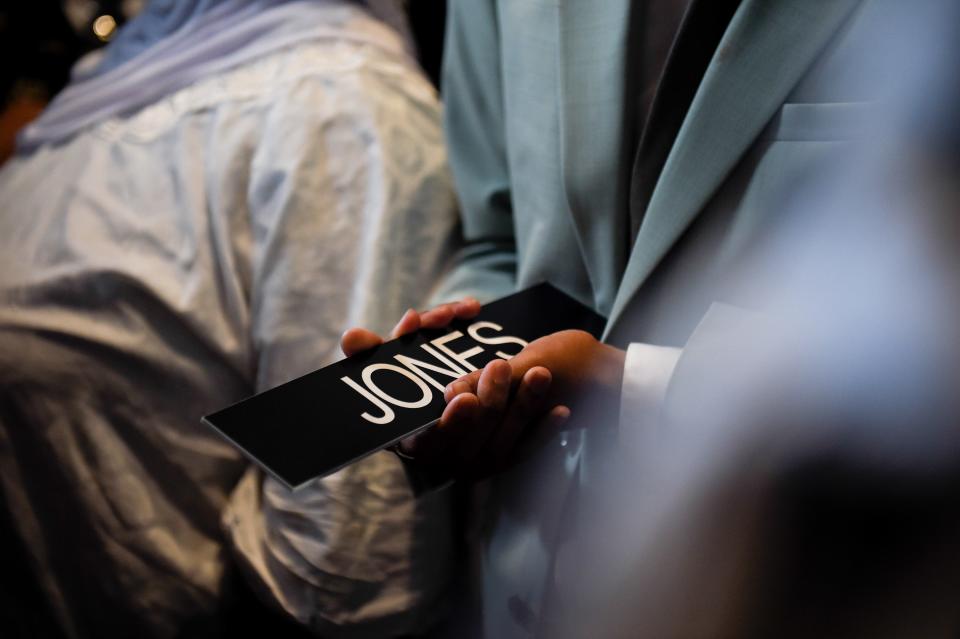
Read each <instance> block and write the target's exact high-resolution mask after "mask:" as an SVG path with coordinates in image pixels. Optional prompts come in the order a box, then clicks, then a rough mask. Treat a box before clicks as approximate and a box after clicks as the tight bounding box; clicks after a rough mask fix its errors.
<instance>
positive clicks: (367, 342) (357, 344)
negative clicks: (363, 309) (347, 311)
mask: <svg viewBox="0 0 960 639" xmlns="http://www.w3.org/2000/svg"><path fill="white" fill-rule="evenodd" d="M382 343H383V340H382V339H380V336H379V335H377V334H376V333H373V332H371V331H368V330H367V329H365V328H351V329H350V330H348V331H347V332H346V333H344V334H343V336H342V337H340V350H342V351H343V354H344V355H346V356H347V357H350V356H351V355H355V354H356V353H359V352H361V351H365V350H367V349H369V348H373V347H374V346H379V345H380V344H382Z"/></svg>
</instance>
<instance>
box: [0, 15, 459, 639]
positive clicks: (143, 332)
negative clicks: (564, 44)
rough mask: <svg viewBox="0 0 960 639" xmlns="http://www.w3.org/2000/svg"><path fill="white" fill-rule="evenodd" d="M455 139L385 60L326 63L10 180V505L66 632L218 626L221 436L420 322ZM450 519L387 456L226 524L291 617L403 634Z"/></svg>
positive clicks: (361, 49) (256, 488)
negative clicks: (343, 342) (244, 407)
mask: <svg viewBox="0 0 960 639" xmlns="http://www.w3.org/2000/svg"><path fill="white" fill-rule="evenodd" d="M358 11H359V10H358ZM351 28H353V29H362V28H364V20H363V18H362V15H361V14H359V13H358V20H357V22H356V23H354V24H353V25H352V27H351ZM439 115H440V114H439V105H438V101H437V97H436V95H435V92H434V90H433V88H432V87H431V86H430V85H429V84H428V82H427V81H426V80H425V79H424V78H423V77H422V75H421V74H420V73H419V71H417V70H415V69H413V68H412V67H411V66H409V65H408V63H406V62H404V61H402V60H398V59H397V58H396V57H395V56H392V55H391V54H390V53H389V50H388V49H382V48H378V47H376V46H372V45H369V44H358V43H357V42H350V41H347V40H343V41H330V40H328V41H323V42H315V43H309V44H299V45H296V46H294V47H291V48H288V49H284V50H282V51H280V52H277V53H275V54H273V55H271V56H268V57H265V58H263V59H260V60H258V61H257V62H256V63H253V64H248V65H245V66H243V67H240V68H237V69H234V70H232V71H230V72H227V73H224V74H220V75H218V76H216V77H211V78H208V79H206V80H203V81H201V82H199V83H197V84H194V85H192V86H190V87H187V88H185V89H183V90H180V91H178V92H176V93H174V94H171V95H169V96H168V97H166V98H164V99H162V100H160V101H159V102H157V103H155V104H153V105H151V106H149V107H147V108H144V109H142V110H141V111H139V112H137V113H135V114H132V115H130V116H127V117H122V118H113V119H110V120H108V121H105V122H102V123H100V124H98V125H95V126H93V127H92V128H89V129H87V130H85V131H84V132H82V133H81V134H79V135H77V136H75V137H73V138H71V139H70V140H69V141H67V142H65V143H64V144H62V145H59V146H50V145H46V146H43V147H41V148H39V149H38V150H37V151H35V152H34V153H32V154H30V155H28V156H24V157H18V158H16V159H14V160H13V161H11V162H9V163H8V164H7V165H6V166H4V167H3V169H2V171H0V481H2V488H3V493H4V495H5V498H6V502H7V505H8V507H9V509H10V511H11V515H12V518H13V520H14V522H15V525H16V527H17V532H18V533H19V535H20V537H21V538H22V539H23V541H24V544H25V546H26V547H27V549H28V553H29V557H28V560H29V561H30V562H31V563H32V565H33V566H34V567H35V569H36V573H37V575H38V578H39V579H41V583H42V587H43V589H44V592H45V593H46V594H47V596H48V597H49V598H50V600H51V602H53V604H54V607H55V612H56V614H57V617H58V620H59V622H60V623H61V625H63V626H64V627H65V628H66V629H67V630H68V631H69V632H70V633H72V634H77V635H95V636H170V635H173V634H175V632H176V631H177V629H178V628H179V627H181V626H182V624H183V623H184V621H185V620H188V619H191V618H195V617H202V616H203V615H207V614H210V613H211V612H212V611H213V609H214V608H215V606H216V605H217V598H218V596H219V594H220V589H221V581H222V579H223V576H224V574H225V571H226V569H227V568H226V567H227V566H228V564H229V563H230V558H229V552H228V551H226V550H225V548H224V541H223V533H222V531H221V528H220V517H221V514H222V512H223V510H224V507H225V506H226V504H227V501H228V498H229V495H230V493H231V491H232V490H233V488H234V487H235V485H236V484H237V481H238V479H239V478H240V476H241V475H242V474H243V473H244V470H245V469H246V468H247V464H246V462H245V461H244V460H242V459H241V458H240V457H239V455H238V454H237V453H236V452H235V451H234V450H233V448H232V447H231V446H229V445H228V444H226V443H225V442H224V441H222V440H221V439H219V438H218V437H217V436H216V435H214V434H213V433H212V432H209V431H208V430H207V429H206V428H205V427H203V426H201V424H200V421H199V419H200V416H201V415H203V414H205V413H208V412H210V411H212V410H215V409H217V408H220V407H222V406H224V405H226V404H229V403H231V402H234V401H236V400H239V399H241V398H243V397H244V396H246V395H248V394H250V393H251V392H253V391H255V390H261V389H265V388H268V387H271V386H274V385H276V384H278V383H281V382H283V381H286V380H288V379H291V378H293V377H296V376H298V375H300V374H303V373H305V372H307V371H309V370H313V369H315V368H318V367H320V366H323V365H325V364H327V363H329V362H331V361H333V360H336V359H338V358H339V357H340V354H339V351H338V346H337V345H338V339H339V336H340V334H341V332H342V331H343V330H344V329H345V328H347V327H350V326H368V327H371V328H374V329H377V330H385V329H387V328H388V327H389V326H390V325H391V323H392V322H393V321H395V320H396V318H397V317H399V316H400V315H401V314H402V312H403V311H404V310H405V309H406V308H408V307H409V306H416V305H419V304H422V303H423V301H424V300H425V299H426V297H427V296H428V295H429V293H430V287H431V283H432V282H433V281H434V280H436V279H437V277H438V276H440V275H441V271H442V270H443V265H444V264H445V260H446V254H447V246H446V242H447V238H448V236H449V235H450V233H451V232H452V230H453V228H454V225H455V212H454V202H453V196H452V191H451V186H450V180H449V178H448V174H447V170H446V167H445V160H446V158H445V154H444V150H443V146H442V136H441V131H440V127H439ZM261 502H262V503H261ZM442 506H443V504H442V496H434V497H431V498H430V499H429V500H427V501H424V502H415V499H414V497H413V496H412V494H411V492H410V490H409V488H408V487H407V484H406V482H405V476H404V474H403V470H402V468H401V466H400V464H399V463H398V461H397V460H396V459H395V458H394V457H393V456H391V455H390V454H387V453H383V454H380V455H375V456H373V457H370V458H368V459H367V460H365V461H363V462H361V463H359V464H357V465H356V466H354V467H352V468H350V469H346V470H344V471H343V472H342V473H340V475H339V476H337V477H335V478H331V479H330V480H326V481H323V482H320V483H316V484H314V485H312V486H310V487H309V488H308V489H307V490H305V491H303V492H301V493H298V494H297V495H296V496H295V497H294V496H291V495H289V494H286V493H285V492H284V491H283V489H280V488H279V487H278V486H275V485H271V484H269V483H268V484H267V485H266V487H265V489H264V493H263V497H262V500H261V491H260V482H258V481H257V480H256V477H255V476H253V475H250V476H248V478H247V480H246V481H245V483H244V485H243V486H241V488H240V489H239V490H238V492H237V494H236V496H235V497H234V499H233V503H232V505H231V508H230V513H229V514H228V518H227V521H228V530H229V537H230V538H231V539H232V540H233V541H234V542H236V544H237V547H238V549H239V550H238V554H239V556H240V557H241V559H242V562H243V563H244V565H245V566H246V567H247V568H248V569H249V570H250V572H251V576H252V577H253V578H254V583H256V584H260V585H261V586H266V587H264V588H261V590H262V592H264V593H265V594H268V595H269V596H271V597H273V598H274V599H275V600H276V602H277V603H278V604H279V606H280V607H282V608H284V609H286V610H287V611H288V612H289V613H291V614H293V615H294V616H296V617H298V618H300V619H302V620H306V621H309V620H310V619H311V618H316V619H318V620H323V619H330V620H333V621H335V622H349V623H358V624H361V625H362V623H361V622H370V623H375V622H378V620H381V621H382V620H387V621H386V622H384V623H387V624H389V623H390V622H391V620H392V622H393V623H395V624H397V625H395V626H394V627H392V628H390V632H394V631H397V632H406V631H408V630H409V629H411V628H413V626H415V625H416V623H423V622H424V620H425V618H426V616H427V615H426V614H425V613H424V612H423V609H424V608H426V607H427V606H429V605H432V603H433V602H434V601H435V600H436V599H437V597H438V591H439V590H441V589H442V587H443V570H444V569H445V566H442V564H441V563H440V562H442V561H443V560H444V559H445V557H446V548H447V547H446V546H444V544H445V543H448V541H449V540H448V539H446V538H444V537H443V535H442V534H440V533H442V531H443V530H444V526H445V525H446V523H445V522H446V519H445V517H446V511H445V509H444V508H443V507H442ZM264 514H265V515H264ZM427 520H430V521H431V522H433V523H432V524H431V525H433V526H434V529H433V530H434V531H436V532H437V533H438V534H437V535H435V537H436V541H437V543H436V544H434V545H432V546H431V547H425V546H424V545H423V544H418V543H416V542H415V541H414V537H415V533H414V530H415V528H416V527H418V526H423V525H424V523H425V522H426V521H427ZM318 575H322V577H317V576H318ZM421 577H426V578H428V580H429V582H426V581H420V579H421ZM415 579H416V580H417V581H415ZM305 584H308V585H309V587H306V586H305ZM314 586H318V588H317V589H316V590H317V592H316V593H311V592H310V588H312V587H314ZM335 593H338V595H337V594H335ZM404 624H406V625H404ZM382 627H386V626H382Z"/></svg>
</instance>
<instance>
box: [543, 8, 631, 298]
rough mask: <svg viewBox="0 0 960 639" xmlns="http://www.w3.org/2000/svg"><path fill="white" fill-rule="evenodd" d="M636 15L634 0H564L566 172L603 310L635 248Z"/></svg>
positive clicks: (562, 122)
mask: <svg viewBox="0 0 960 639" xmlns="http://www.w3.org/2000/svg"><path fill="white" fill-rule="evenodd" d="M630 18H631V2H630V0H603V2H583V1H581V0H561V1H560V2H559V4H558V27H559V34H558V38H559V65H558V73H559V76H558V80H559V82H558V88H559V94H560V95H559V98H560V100H559V102H560V123H559V124H560V131H561V145H560V156H561V157H560V166H561V173H562V177H563V185H564V192H565V195H566V200H567V205H568V209H569V211H570V215H571V216H572V222H573V225H574V227H575V228H576V231H577V239H578V241H579V243H580V249H581V253H582V256H583V258H584V262H585V264H586V267H587V272H588V273H589V276H590V282H591V285H592V287H593V290H594V295H595V299H596V300H597V302H598V303H599V305H600V306H601V310H603V311H609V309H610V305H611V304H612V303H613V297H614V295H615V293H616V290H617V285H618V283H619V279H620V275H621V274H622V272H623V268H624V266H625V264H626V260H627V254H628V252H629V248H630V247H629V241H628V240H627V238H626V237H625V232H624V229H625V228H627V225H628V219H627V211H626V204H625V202H626V185H627V184H628V182H629V160H628V158H629V155H628V154H629V153H630V148H631V146H632V140H633V135H634V131H633V130H632V128H631V127H632V126H633V125H634V122H633V119H634V118H632V117H631V116H632V109H631V108H629V105H630V100H632V97H633V96H632V90H633V85H632V84H630V83H629V82H626V81H625V80H627V79H628V78H627V76H626V68H625V62H626V59H627V55H628V53H627V52H628V45H629V31H630V24H629V23H630ZM606 216H609V217H610V218H611V219H598V217H601V218H602V217H606Z"/></svg>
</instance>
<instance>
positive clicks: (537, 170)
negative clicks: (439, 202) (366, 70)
mask: <svg viewBox="0 0 960 639" xmlns="http://www.w3.org/2000/svg"><path fill="white" fill-rule="evenodd" d="M882 4H883V2H858V1H857V0H744V2H743V3H742V4H741V6H740V7H739V9H738V11H737V13H736V14H735V16H734V17H733V19H732V21H731V23H730V25H729V27H728V28H727V30H726V33H725V35H724V36H723V38H722V40H721V42H720V45H719V46H718V48H717V50H716V53H715V54H714V56H713V58H712V61H711V62H710V64H709V66H708V68H707V70H706V73H705V76H704V77H703V79H702V81H701V83H700V85H699V89H698V91H697V93H696V95H695V97H694V99H693V102H692V104H691V106H690V109H689V111H688V113H687V116H686V118H685V120H684V122H683V125H682V127H681V129H680V131H679V133H678V135H677V137H676V140H675V142H674V144H673V147H672V149H671V151H670V153H669V156H668V158H667V161H666V164H665V166H664V168H663V170H662V172H661V174H660V176H659V180H658V181H657V183H656V187H655V189H654V192H653V195H652V198H651V200H650V202H649V206H648V207H647V209H646V211H643V212H642V213H643V216H642V222H641V224H640V227H639V233H638V235H637V237H636V240H635V241H634V242H632V243H631V242H630V241H629V237H628V235H629V229H630V219H629V215H630V213H629V206H628V202H627V193H628V184H629V178H630V169H631V162H632V153H633V148H634V140H633V139H632V136H631V134H630V133H629V127H630V122H629V120H628V118H627V117H625V116H624V105H625V104H627V103H628V102H629V100H628V98H629V96H628V95H626V92H627V89H626V88H625V86H626V85H625V83H624V78H625V77H626V73H627V71H628V69H627V66H626V60H625V59H624V58H625V54H624V51H625V50H626V42H627V38H628V32H627V25H628V23H629V20H628V10H629V0H596V1H587V0H526V1H524V2H516V1H512V0H453V1H452V3H451V6H450V15H449V20H448V31H447V45H446V47H447V48H446V58H445V62H444V67H445V68H444V76H443V92H444V99H445V103H446V116H445V117H446V131H447V136H448V144H449V153H450V158H451V163H452V167H453V172H454V178H455V182H456V186H457V191H458V194H459V197H460V201H461V206H462V216H463V234H464V238H465V240H466V242H467V246H466V248H465V249H464V252H463V254H462V256H461V260H460V262H459V263H458V266H457V268H456V269H455V271H454V272H453V273H452V274H451V276H450V278H449V279H448V281H447V283H446V286H445V288H444V290H443V291H442V293H441V295H440V297H444V298H450V299H452V298H457V297H460V296H463V295H468V294H469V295H475V296H477V297H478V298H479V299H481V300H482V301H483V300H490V299H493V298H496V297H499V296H501V295H504V294H507V293H509V292H512V291H513V290H515V289H516V288H518V287H524V286H527V285H531V284H534V283H537V282H539V281H544V280H546V281H550V282H552V283H553V284H555V285H556V286H558V287H560V288H561V289H563V290H565V291H567V292H568V293H570V294H571V295H573V296H575V297H576V298H578V299H580V300H581V301H583V302H585V303H587V304H589V305H590V306H592V307H594V308H596V309H598V310H599V311H600V312H602V313H603V314H605V315H607V316H608V317H609V324H608V328H607V333H608V334H610V333H611V332H614V331H618V330H619V331H622V332H623V333H625V334H627V335H628V336H629V341H633V342H647V343H654V344H662V345H674V346H683V345H684V344H685V343H686V342H687V340H688V339H689V338H690V335H691V334H692V333H693V331H694V329H695V327H696V326H697V324H698V322H700V320H701V319H702V317H703V316H704V315H705V314H706V313H707V312H708V310H709V309H710V307H711V305H713V304H714V303H716V302H730V301H734V302H736V301H737V300H726V299H724V298H723V293H722V292H721V290H720V289H719V288H718V287H717V286H715V282H716V280H717V278H718V276H720V275H722V273H723V272H724V271H725V269H727V268H728V267H729V265H730V264H732V263H734V262H735V261H736V258H737V256H738V255H739V254H740V253H741V252H742V251H743V250H744V247H745V246H747V245H748V244H749V243H750V242H751V241H752V240H753V238H754V236H755V235H756V234H757V232H758V230H759V229H761V228H763V226H764V225H765V224H766V223H768V222H769V221H770V220H771V219H774V218H776V216H777V215H778V214H780V212H781V211H780V207H779V206H778V201H779V198H780V197H781V195H782V194H783V192H784V190H785V189H789V188H790V186H791V185H792V184H794V183H796V182H797V181H798V180H800V179H801V178H802V177H803V176H804V175H805V174H807V173H808V172H810V171H811V170H814V169H816V167H820V166H824V165H825V164H826V163H828V162H830V161H832V160H833V159H835V158H836V156H837V154H840V153H843V149H844V147H845V146H846V143H845V141H846V140H847V139H848V138H850V137H852V136H854V135H856V130H857V124H858V122H860V121H861V119H862V115H863V113H864V111H865V109H867V108H868V106H867V105H868V104H869V102H870V100H871V99H872V97H873V96H872V95H871V88H872V86H873V85H872V83H871V81H870V78H866V77H862V74H861V73H860V70H859V68H858V67H857V66H856V65H855V64H854V63H853V58H854V57H855V56H853V55H851V52H853V51H862V49H863V47H865V46H875V45H876V42H875V40H874V34H872V33H871V29H870V26H871V22H872V21H871V17H870V16H871V12H872V11H874V10H875V8H876V7H877V5H882ZM881 8H882V7H881ZM628 318H629V319H628ZM625 322H629V324H628V325H624V323H625ZM629 426H630V425H629V424H623V423H621V424H620V428H625V427H629ZM590 436H591V435H590V434H589V433H587V434H586V435H585V434H584V431H580V432H578V433H570V434H568V435H566V436H564V437H561V438H560V439H558V440H557V441H555V442H554V443H552V444H551V445H550V446H548V447H547V449H546V450H544V451H543V454H542V455H540V456H539V457H538V458H537V459H535V460H533V461H531V462H530V463H527V464H525V465H524V466H523V467H521V468H518V469H516V470H515V471H513V472H512V473H511V474H510V475H508V476H505V477H503V478H501V479H500V480H499V481H498V484H499V487H500V493H499V496H498V497H497V498H496V499H497V502H496V503H497V506H496V510H497V515H496V518H495V523H494V524H492V528H491V533H490V535H489V537H488V538H487V539H486V542H485V545H484V552H483V557H482V566H483V582H484V583H483V616H484V629H485V634H486V636H490V637H509V636H521V637H522V636H529V633H530V632H532V630H533V628H532V627H531V624H532V623H533V622H532V621H531V620H534V619H536V618H537V617H538V615H539V614H540V612H541V611H542V607H543V605H544V600H545V599H546V597H545V595H546V593H547V592H548V591H550V589H552V588H553V587H554V585H553V584H551V583H550V581H551V575H552V574H553V572H554V567H555V566H554V561H555V558H556V555H557V552H558V545H561V544H562V541H561V540H562V534H561V530H560V529H561V528H562V525H561V522H562V520H563V517H564V512H565V510H566V508H567V507H568V505H569V500H570V498H571V495H572V494H574V493H575V492H577V490H576V489H577V488H578V487H582V486H584V485H585V484H589V483H590V481H591V479H590V477H591V473H592V472H593V471H594V470H595V468H592V464H591V460H590V455H589V450H590V441H589V437H590ZM531 504H535V505H536V507H535V508H532V507H531Z"/></svg>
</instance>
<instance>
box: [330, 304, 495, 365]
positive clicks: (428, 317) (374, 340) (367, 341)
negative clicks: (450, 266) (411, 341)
mask: <svg viewBox="0 0 960 639" xmlns="http://www.w3.org/2000/svg"><path fill="white" fill-rule="evenodd" d="M479 312H480V302H478V301H477V300H475V299H473V298H472V297H467V298H464V299H462V300H460V301H459V302H452V303H450V304H442V305H440V306H438V307H436V308H434V309H432V310H429V311H426V312H424V313H418V312H417V311H415V310H414V309H412V308H411V309H409V310H408V311H407V312H406V313H404V314H403V317H401V318H400V321H399V322H397V325H396V326H394V327H393V330H392V331H390V339H395V338H397V337H401V336H402V335H406V334H408V333H413V332H414V331H418V330H420V329H421V328H443V327H444V326H446V325H447V324H449V323H450V322H452V321H453V320H455V319H469V318H471V317H475V316H476V315H477V313H479ZM382 343H383V339H382V338H381V337H380V336H379V335H377V334H376V333H373V332H371V331H368V330H366V329H363V328H351V329H350V330H348V331H347V332H345V333H344V334H343V336H342V337H341V338H340V350H342V351H343V354H344V355H346V356H347V357H349V356H351V355H355V354H357V353H359V352H361V351H365V350H367V349H369V348H373V347H374V346H378V345H380V344H382Z"/></svg>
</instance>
